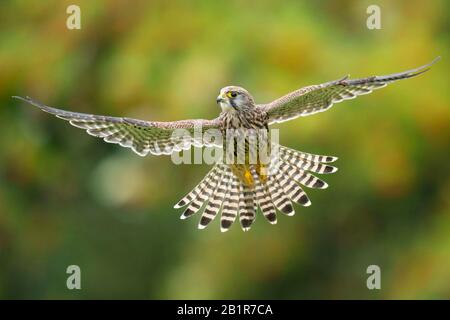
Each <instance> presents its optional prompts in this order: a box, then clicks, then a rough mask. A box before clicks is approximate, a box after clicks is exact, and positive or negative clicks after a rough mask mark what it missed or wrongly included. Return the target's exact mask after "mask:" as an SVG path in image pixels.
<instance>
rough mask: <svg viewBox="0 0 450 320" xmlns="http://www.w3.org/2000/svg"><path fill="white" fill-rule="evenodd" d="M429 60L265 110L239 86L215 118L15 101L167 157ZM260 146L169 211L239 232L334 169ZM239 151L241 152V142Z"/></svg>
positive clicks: (328, 86)
mask: <svg viewBox="0 0 450 320" xmlns="http://www.w3.org/2000/svg"><path fill="white" fill-rule="evenodd" d="M437 60H438V58H437V59H435V60H434V61H433V62H431V63H429V64H427V65H424V66H422V67H419V68H417V69H413V70H409V71H406V72H401V73H396V74H391V75H387V76H375V77H368V78H362V79H355V80H349V79H348V77H344V78H341V79H338V80H335V81H330V82H326V83H323V84H320V85H313V86H308V87H304V88H302V89H299V90H296V91H293V92H291V93H289V94H287V95H285V96H283V97H281V98H279V99H276V100H275V101H273V102H271V103H268V104H259V105H258V104H256V103H255V101H254V99H253V97H252V96H251V95H250V93H248V91H247V90H245V89H243V88H240V87H235V86H229V87H225V88H223V89H222V90H221V91H220V95H219V97H218V98H217V102H218V103H219V105H220V106H221V107H222V112H221V114H220V115H219V116H218V117H217V118H215V119H212V120H204V119H195V120H181V121H173V122H155V121H143V120H138V119H130V118H120V117H109V116H99V115H91V114H84V113H77V112H70V111H65V110H61V109H56V108H52V107H49V106H46V105H44V104H41V103H39V102H37V101H35V100H33V99H31V98H29V97H26V98H21V97H15V98H19V99H21V100H23V101H26V102H28V103H30V104H32V105H34V106H37V107H38V108H40V109H41V110H43V111H45V112H48V113H51V114H54V115H56V116H57V117H58V118H61V119H64V120H67V121H69V122H70V124H72V125H74V126H76V127H79V128H82V129H85V130H86V131H87V132H88V133H89V134H90V135H93V136H96V137H100V138H102V139H103V140H104V141H106V142H110V143H117V144H120V145H121V146H124V147H129V148H131V149H132V150H133V151H134V152H136V153H137V154H139V155H141V156H145V155H148V154H149V153H151V154H172V153H173V152H178V151H180V150H185V149H188V148H190V147H191V146H192V145H195V146H208V145H211V142H210V140H208V139H204V136H202V135H200V136H196V135H195V134H194V131H197V130H198V131H200V132H201V133H205V132H206V131H207V130H210V129H214V130H218V131H220V132H221V133H222V137H224V138H225V139H223V140H222V142H218V141H215V142H214V145H215V146H217V147H223V148H224V151H226V150H227V148H228V146H227V139H226V137H227V132H228V130H229V129H234V130H235V131H237V133H238V135H246V134H247V133H248V132H249V130H253V129H262V130H266V131H267V130H268V129H269V125H270V124H273V123H277V122H283V121H287V120H291V119H294V118H297V117H300V116H308V115H311V114H315V113H317V112H322V111H325V110H328V109H329V108H330V107H331V106H332V105H333V104H334V103H338V102H341V101H343V100H347V99H353V98H355V97H356V96H359V95H363V94H368V93H370V92H372V90H374V89H378V88H382V87H384V86H386V85H387V84H388V83H390V82H393V81H396V80H400V79H406V78H410V77H414V76H417V75H419V74H421V73H423V72H425V71H427V70H428V69H429V67H430V66H431V65H432V64H433V63H435V62H436V61H437ZM177 129H184V131H183V132H184V133H183V136H176V135H174V132H175V131H176V130H177ZM268 146H269V147H270V148H273V149H276V150H277V151H278V152H276V153H275V152H272V153H271V154H270V161H269V163H267V164H262V163H260V162H258V163H255V164H253V163H249V162H248V161H247V160H246V162H245V163H243V164H229V163H218V164H216V165H215V166H214V167H213V168H212V169H211V171H210V172H209V173H208V174H207V175H206V176H205V178H204V179H203V180H202V181H201V182H200V183H199V184H198V185H197V186H196V187H195V188H194V189H193V190H192V191H191V192H189V193H188V194H187V195H186V196H185V197H183V198H182V199H181V200H180V201H179V202H178V203H177V204H176V205H175V207H176V208H180V207H185V210H184V212H183V214H182V215H181V218H182V219H185V218H188V217H190V216H192V215H194V214H195V213H201V218H200V222H199V228H200V229H203V228H205V227H206V226H207V225H208V224H209V223H210V222H211V221H212V220H213V219H214V218H215V217H216V216H218V215H219V214H221V222H220V225H221V230H222V231H227V230H228V229H229V228H230V226H231V225H232V223H233V222H234V221H235V220H236V219H237V217H239V221H240V224H241V226H242V228H243V230H244V231H246V230H249V229H250V227H251V225H252V223H253V222H254V220H255V218H256V212H257V208H260V210H261V212H262V214H263V215H264V216H265V217H266V219H267V220H268V221H269V222H270V223H272V224H274V223H276V222H277V215H276V214H277V211H279V212H282V213H284V214H286V215H293V214H294V212H295V211H294V207H293V203H297V204H299V205H302V206H309V205H310V204H311V201H310V200H309V198H308V196H307V194H306V193H305V191H304V190H303V188H302V186H303V187H308V188H320V189H324V188H326V187H327V186H328V185H327V184H326V182H324V181H322V180H321V179H319V178H317V177H315V176H314V175H313V173H318V174H328V173H333V172H335V171H336V170H337V168H336V167H334V166H331V165H329V163H330V162H333V161H335V160H336V159H337V158H336V157H331V156H320V155H313V154H308V153H304V152H300V151H297V150H293V149H289V148H287V147H283V146H279V145H274V144H268ZM270 148H269V149H270ZM245 152H247V153H248V152H249V151H248V148H247V144H246V145H245ZM263 172H264V173H263ZM269 173H270V174H269Z"/></svg>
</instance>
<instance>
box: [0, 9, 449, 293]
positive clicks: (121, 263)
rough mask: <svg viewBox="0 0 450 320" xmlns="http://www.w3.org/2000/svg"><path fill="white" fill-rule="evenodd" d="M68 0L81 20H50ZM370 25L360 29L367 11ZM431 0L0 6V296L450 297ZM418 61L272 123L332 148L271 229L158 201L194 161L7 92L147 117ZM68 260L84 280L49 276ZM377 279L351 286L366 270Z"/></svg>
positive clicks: (297, 140) (444, 104) (169, 199)
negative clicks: (343, 97) (208, 219)
mask: <svg viewBox="0 0 450 320" xmlns="http://www.w3.org/2000/svg"><path fill="white" fill-rule="evenodd" d="M69 4H78V5H80V7H81V10H82V29H81V30H77V31H69V30H67V29H66V27H65V23H66V18H67V14H66V7H67V6H68V5H69ZM369 4H378V5H380V7H381V9H382V29H381V30H376V31H371V30H368V29H367V28H366V18H367V14H366V8H367V6H368V5H369ZM449 11H450V9H449V4H448V2H447V1H444V0H442V1H419V0H415V1H395V2H394V1H308V2H306V1H304V2H303V1H283V2H281V1H275V0H274V1H265V0H264V1H245V2H244V1H182V0H177V1H175V0H171V1H116V0H112V1H87V0H83V1H81V0H80V1H72V0H70V1H56V0H52V1H28V0H27V1H24V0H17V1H2V2H1V3H0V145H1V148H0V297H2V298H38V299H48V298H62V299H74V298H82V299H88V298H144V299H149V298H150V299H151V298H158V299H165V298H169V299H175V298H198V299H202V298H206V299H208V298H219V299H220V298H226V299H231V298H275V299H278V298H288V299H299V298H312V299H315V298H343V299H346V298H365V299H366V298H367V299H373V298H374V299H378V298H399V299H405V298H420V299H427V298H450V197H449V194H450V161H449V156H450V106H449V92H450V88H449V70H450V69H449V59H450V57H449V55H448V53H449V51H448V49H449V46H448V44H449V40H450V39H449V28H450V27H449V21H450V20H449V15H448V13H449ZM437 55H441V56H442V60H441V61H440V62H439V63H438V64H436V65H435V66H434V67H433V69H432V70H431V71H430V72H428V73H426V74H424V75H422V76H420V77H418V78H415V79H410V80H406V81H402V82H399V83H395V84H393V85H390V86H389V87H388V88H385V89H383V90H380V91H377V92H376V93H374V94H372V95H370V96H364V97H361V98H359V99H356V100H351V101H347V102H345V103H343V104H339V105H337V106H335V107H334V108H333V109H332V110H331V111H328V112H326V113H321V114H318V115H316V116H312V117H308V118H303V119H299V120H297V121H292V122H289V123H285V124H282V125H279V128H280V129H281V130H282V131H281V142H282V143H283V144H285V145H288V146H290V147H293V148H296V149H299V150H302V151H306V152H313V153H318V154H330V155H337V156H339V157H340V160H339V161H338V162H337V165H338V166H339V169H340V170H339V171H338V173H336V174H334V175H332V176H327V177H326V181H327V182H329V184H330V188H329V189H327V190H326V191H315V190H313V191H310V192H309V195H310V198H311V199H312V202H313V205H312V206H311V207H309V208H297V214H296V215H295V216H294V217H285V216H281V217H279V222H278V224H277V225H276V226H271V225H269V224H268V223H267V222H266V221H265V220H264V219H263V218H262V217H261V216H259V217H258V218H257V220H256V222H255V224H254V226H253V228H252V230H251V231H250V232H248V233H243V232H242V231H241V230H240V228H239V226H238V225H237V224H235V225H234V226H233V227H232V228H231V230H230V231H229V232H228V233H225V234H221V233H220V231H219V226H218V221H214V222H213V223H212V225H211V226H209V227H208V228H207V229H206V230H203V231H199V230H197V229H196V225H197V219H198V217H194V218H192V219H190V220H188V221H180V220H179V219H178V215H179V214H180V213H181V212H176V211H175V210H174V209H172V205H173V204H174V203H175V202H176V201H177V200H178V199H179V198H180V197H181V196H183V195H184V194H185V193H186V192H187V191H189V190H190V188H192V187H193V186H194V185H195V184H196V183H197V182H198V181H199V180H200V179H201V177H202V176H203V175H204V174H205V173H206V172H207V170H208V168H207V166H205V165H184V166H176V165H174V164H172V163H171V162H170V158H169V157H167V156H161V157H156V156H149V157H147V158H145V159H144V158H140V157H138V156H136V155H134V154H133V153H132V152H131V151H129V150H127V149H123V148H120V147H118V146H115V145H110V144H105V143H103V142H101V140H98V139H95V138H92V137H90V136H88V135H87V134H85V133H84V132H82V131H81V130H78V129H75V128H73V127H70V126H69V125H68V124H67V123H65V122H63V121H61V120H57V119H55V118H53V117H51V116H49V115H47V114H44V113H42V112H39V111H38V110H36V109H34V108H32V107H30V106H28V105H25V104H24V103H21V102H18V101H13V100H12V99H11V98H10V97H11V95H30V96H32V97H35V98H37V99H38V100H41V101H43V102H45V103H47V104H50V105H53V106H62V107H65V108H67V109H70V110H74V111H79V112H88V113H96V114H108V115H127V116H130V117H138V118H139V117H140V118H143V119H149V120H175V119H181V118H191V117H195V118H208V117H209V118H212V117H215V116H216V115H217V113H218V112H219V108H218V107H217V106H216V104H215V97H216V95H217V93H218V91H219V89H220V88H221V87H223V86H225V85H230V84H236V85H241V86H243V87H245V88H247V89H248V90H249V91H250V92H252V93H253V95H254V96H255V98H256V100H257V101H259V102H268V101H270V100H272V99H274V98H276V97H278V96H280V95H282V94H285V93H286V92H289V91H292V90H294V89H297V88H299V87H301V86H304V85H309V84H313V83H321V82H325V81H328V80H333V79H336V78H339V77H341V76H343V75H345V74H346V73H350V74H351V75H352V76H353V77H362V76H368V75H374V74H385V73H391V72H398V71H403V70H405V69H409V68H413V67H417V66H419V65H421V64H424V63H427V62H429V61H431V60H432V59H433V58H434V57H435V56H437ZM70 264H77V265H79V266H80V267H81V269H82V290H81V291H69V290H67V289H66V287H65V281H66V276H67V275H66V274H65V270H66V267H67V266H68V265H70ZM371 264H377V265H379V266H380V267H381V269H382V290H381V291H377V292H375V291H369V290H367V288H366V278H367V275H366V273H365V270H366V268H367V266H368V265H371Z"/></svg>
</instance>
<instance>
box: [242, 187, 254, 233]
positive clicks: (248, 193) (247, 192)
mask: <svg viewBox="0 0 450 320" xmlns="http://www.w3.org/2000/svg"><path fill="white" fill-rule="evenodd" d="M240 187H241V197H240V198H239V221H240V223H241V227H242V230H244V231H248V230H250V227H251V225H252V223H253V222H254V221H255V218H256V214H255V212H256V210H255V205H256V204H255V199H254V194H253V190H251V189H250V188H249V187H248V186H247V185H245V184H243V183H241V186H240Z"/></svg>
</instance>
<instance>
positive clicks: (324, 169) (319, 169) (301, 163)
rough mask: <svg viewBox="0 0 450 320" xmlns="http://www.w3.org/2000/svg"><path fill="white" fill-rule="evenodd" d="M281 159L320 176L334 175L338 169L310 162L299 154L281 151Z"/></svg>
mask: <svg viewBox="0 0 450 320" xmlns="http://www.w3.org/2000/svg"><path fill="white" fill-rule="evenodd" d="M280 157H281V158H282V159H283V160H285V161H287V162H289V163H290V164H292V165H294V166H296V167H297V168H299V169H301V170H306V171H311V172H315V173H320V174H328V173H334V172H336V171H337V168H336V167H334V166H330V165H327V164H323V163H320V162H313V161H309V160H306V159H303V158H301V157H300V156H299V155H297V154H294V153H290V152H286V151H280Z"/></svg>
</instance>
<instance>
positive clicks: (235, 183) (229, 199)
mask: <svg viewBox="0 0 450 320" xmlns="http://www.w3.org/2000/svg"><path fill="white" fill-rule="evenodd" d="M239 184H240V182H239V180H238V178H237V177H236V176H235V175H234V174H233V175H231V181H230V184H229V188H228V191H227V195H226V196H225V201H224V203H223V206H222V216H221V217H220V231H222V232H225V231H228V230H229V228H230V226H231V225H232V224H233V222H234V221H235V220H236V217H237V215H238V212H239Z"/></svg>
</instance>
